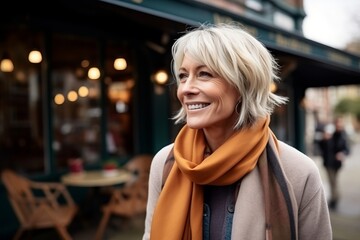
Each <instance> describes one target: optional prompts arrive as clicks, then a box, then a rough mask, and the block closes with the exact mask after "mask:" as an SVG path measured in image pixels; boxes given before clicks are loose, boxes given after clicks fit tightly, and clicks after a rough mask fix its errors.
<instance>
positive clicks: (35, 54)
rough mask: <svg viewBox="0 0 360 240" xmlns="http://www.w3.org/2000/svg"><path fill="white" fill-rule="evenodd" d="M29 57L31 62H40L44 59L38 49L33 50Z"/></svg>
mask: <svg viewBox="0 0 360 240" xmlns="http://www.w3.org/2000/svg"><path fill="white" fill-rule="evenodd" d="M28 59H29V62H31V63H40V62H41V61H42V55H41V52H40V51H38V50H32V51H31V52H30V53H29V57H28Z"/></svg>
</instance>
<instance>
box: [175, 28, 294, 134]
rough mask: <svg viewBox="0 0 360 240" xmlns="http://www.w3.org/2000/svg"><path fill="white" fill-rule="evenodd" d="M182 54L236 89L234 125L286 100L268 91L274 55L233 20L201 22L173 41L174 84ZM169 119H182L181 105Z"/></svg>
mask: <svg viewBox="0 0 360 240" xmlns="http://www.w3.org/2000/svg"><path fill="white" fill-rule="evenodd" d="M185 54H188V55H189V56H191V57H192V58H194V59H195V60H196V61H198V62H199V63H201V64H204V65H206V66H207V67H208V68H210V69H211V70H212V71H214V72H215V73H217V74H218V75H219V76H220V77H221V78H223V79H224V80H226V81H227V82H228V83H230V84H231V85H233V86H234V87H235V88H236V89H237V90H238V92H239V94H240V97H241V100H240V101H241V102H240V103H239V104H240V110H239V111H238V113H239V118H238V120H237V122H236V124H235V126H234V128H235V129H239V128H243V127H249V126H251V125H252V124H253V123H254V122H255V121H256V120H257V119H258V118H260V117H266V116H267V115H270V114H271V113H272V111H273V109H274V106H276V105H280V104H283V103H285V102H286V101H287V99H286V98H285V97H281V96H278V95H275V94H274V93H272V92H271V91H270V86H271V84H272V83H273V82H274V81H277V80H279V77H278V76H277V70H278V65H277V63H276V61H275V59H274V58H273V57H272V55H271V54H270V52H269V51H268V50H267V49H266V48H265V47H264V46H263V44H262V43H260V42H259V41H258V40H257V39H255V38H254V37H253V36H251V35H250V34H249V33H247V32H246V31H245V30H243V29H242V27H241V26H240V25H238V24H236V23H232V24H217V25H214V24H203V25H201V26H200V27H197V28H195V29H193V30H190V31H188V32H187V33H186V34H185V35H183V36H182V37H180V38H179V39H177V40H176V41H175V43H174V45H173V46H172V57H173V61H172V71H173V74H174V77H175V78H176V82H177V84H179V78H178V76H179V69H180V66H181V64H182V61H183V59H184V55H185ZM234 111H235V109H234ZM173 119H174V120H175V123H180V122H185V121H186V112H185V110H184V109H183V107H181V109H180V110H179V111H178V112H177V114H176V115H175V116H174V118H173Z"/></svg>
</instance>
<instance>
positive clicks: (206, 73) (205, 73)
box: [199, 71, 213, 77]
mask: <svg viewBox="0 0 360 240" xmlns="http://www.w3.org/2000/svg"><path fill="white" fill-rule="evenodd" d="M199 76H200V77H212V76H213V75H212V74H211V73H209V72H205V71H201V72H199Z"/></svg>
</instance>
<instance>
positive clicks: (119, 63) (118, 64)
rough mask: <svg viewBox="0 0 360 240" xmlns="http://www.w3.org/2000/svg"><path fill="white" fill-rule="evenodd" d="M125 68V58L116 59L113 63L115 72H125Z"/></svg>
mask: <svg viewBox="0 0 360 240" xmlns="http://www.w3.org/2000/svg"><path fill="white" fill-rule="evenodd" d="M126 67H127V63H126V59H125V58H117V59H115V61H114V68H115V69H116V70H125V69H126Z"/></svg>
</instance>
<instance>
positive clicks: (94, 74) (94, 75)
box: [88, 67, 100, 80]
mask: <svg viewBox="0 0 360 240" xmlns="http://www.w3.org/2000/svg"><path fill="white" fill-rule="evenodd" d="M88 77H89V78H90V79H92V80H96V79H99V77H100V70H99V69H98V68H97V67H92V68H90V69H89V71H88Z"/></svg>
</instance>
